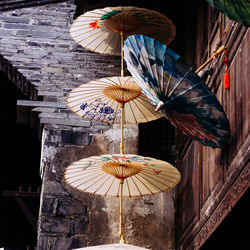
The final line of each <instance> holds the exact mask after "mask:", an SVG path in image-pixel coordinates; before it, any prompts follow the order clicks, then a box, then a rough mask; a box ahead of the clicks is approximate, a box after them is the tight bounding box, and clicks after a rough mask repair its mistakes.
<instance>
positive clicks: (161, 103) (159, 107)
mask: <svg viewBox="0 0 250 250" xmlns="http://www.w3.org/2000/svg"><path fill="white" fill-rule="evenodd" d="M164 107H165V104H164V102H163V101H159V102H158V104H157V107H156V109H155V111H159V110H161V109H163V108H164Z"/></svg>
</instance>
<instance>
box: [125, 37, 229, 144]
mask: <svg viewBox="0 0 250 250" xmlns="http://www.w3.org/2000/svg"><path fill="white" fill-rule="evenodd" d="M124 59H125V61H126V63H127V67H128V70H129V71H130V73H131V74H132V76H133V77H134V80H135V82H136V83H137V84H138V86H139V87H140V88H141V90H142V92H143V93H144V94H145V95H146V96H147V97H148V98H149V100H150V102H151V103H152V104H153V105H155V106H156V107H157V108H156V110H161V112H162V113H163V114H164V115H165V116H166V117H167V118H168V119H169V121H170V122H171V123H172V124H174V125H175V126H177V127H178V128H179V129H180V130H181V131H182V132H184V133H185V134H187V135H188V136H190V137H191V138H193V139H196V140H198V141H199V142H201V143H202V144H204V145H208V146H211V147H213V148H216V147H225V146H226V145H227V143H228V140H229V138H230V127H229V122H228V119H227V117H226V115H225V113H224V111H223V108H222V106H221V104H220V103H219V101H218V100H217V98H216V97H215V95H214V94H213V93H212V92H211V90H210V89H209V88H208V87H207V86H206V85H205V84H204V82H203V81H202V80H201V78H200V77H199V76H198V75H197V74H196V73H195V72H194V71H193V70H192V67H190V66H188V65H187V64H186V63H185V62H184V60H183V59H182V58H181V57H180V56H179V55H177V54H176V53H175V52H173V51H172V50H170V49H169V48H168V47H166V46H165V45H163V44H162V43H160V42H158V41H156V40H154V39H152V38H149V37H146V36H142V35H133V36H130V37H128V38H127V39H126V41H125V43H124Z"/></svg>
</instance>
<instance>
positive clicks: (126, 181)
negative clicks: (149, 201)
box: [125, 178, 131, 197]
mask: <svg viewBox="0 0 250 250" xmlns="http://www.w3.org/2000/svg"><path fill="white" fill-rule="evenodd" d="M125 181H126V183H127V187H128V194H129V197H131V192H130V188H129V185H128V179H127V178H126V179H125Z"/></svg>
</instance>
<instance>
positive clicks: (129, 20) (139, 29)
mask: <svg viewBox="0 0 250 250" xmlns="http://www.w3.org/2000/svg"><path fill="white" fill-rule="evenodd" d="M175 32H176V31H175V26H174V24H173V23H172V21H171V20H170V19H169V18H167V17H166V16H165V15H162V14H160V13H159V12H156V11H153V10H148V9H144V8H138V7H132V6H118V7H106V8H104V9H96V10H91V11H88V12H86V13H84V14H83V15H81V16H79V17H78V18H77V19H76V20H75V21H74V22H73V24H72V25H71V28H70V35H71V37H72V38H73V40H74V41H75V42H76V43H78V44H80V45H81V46H82V47H84V48H87V49H90V50H92V51H95V52H99V53H103V54H111V55H121V47H122V46H123V38H126V37H127V36H129V35H132V34H143V35H147V36H149V37H153V38H155V39H157V40H159V41H161V42H162V43H164V44H169V43H170V42H171V41H172V40H173V39H174V37H175Z"/></svg>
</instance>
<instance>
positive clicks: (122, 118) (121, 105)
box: [120, 103, 125, 155]
mask: <svg viewBox="0 0 250 250" xmlns="http://www.w3.org/2000/svg"><path fill="white" fill-rule="evenodd" d="M124 105H125V103H120V108H121V143H120V154H122V155H123V154H124V150H123V149H124V147H123V125H124Z"/></svg>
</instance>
